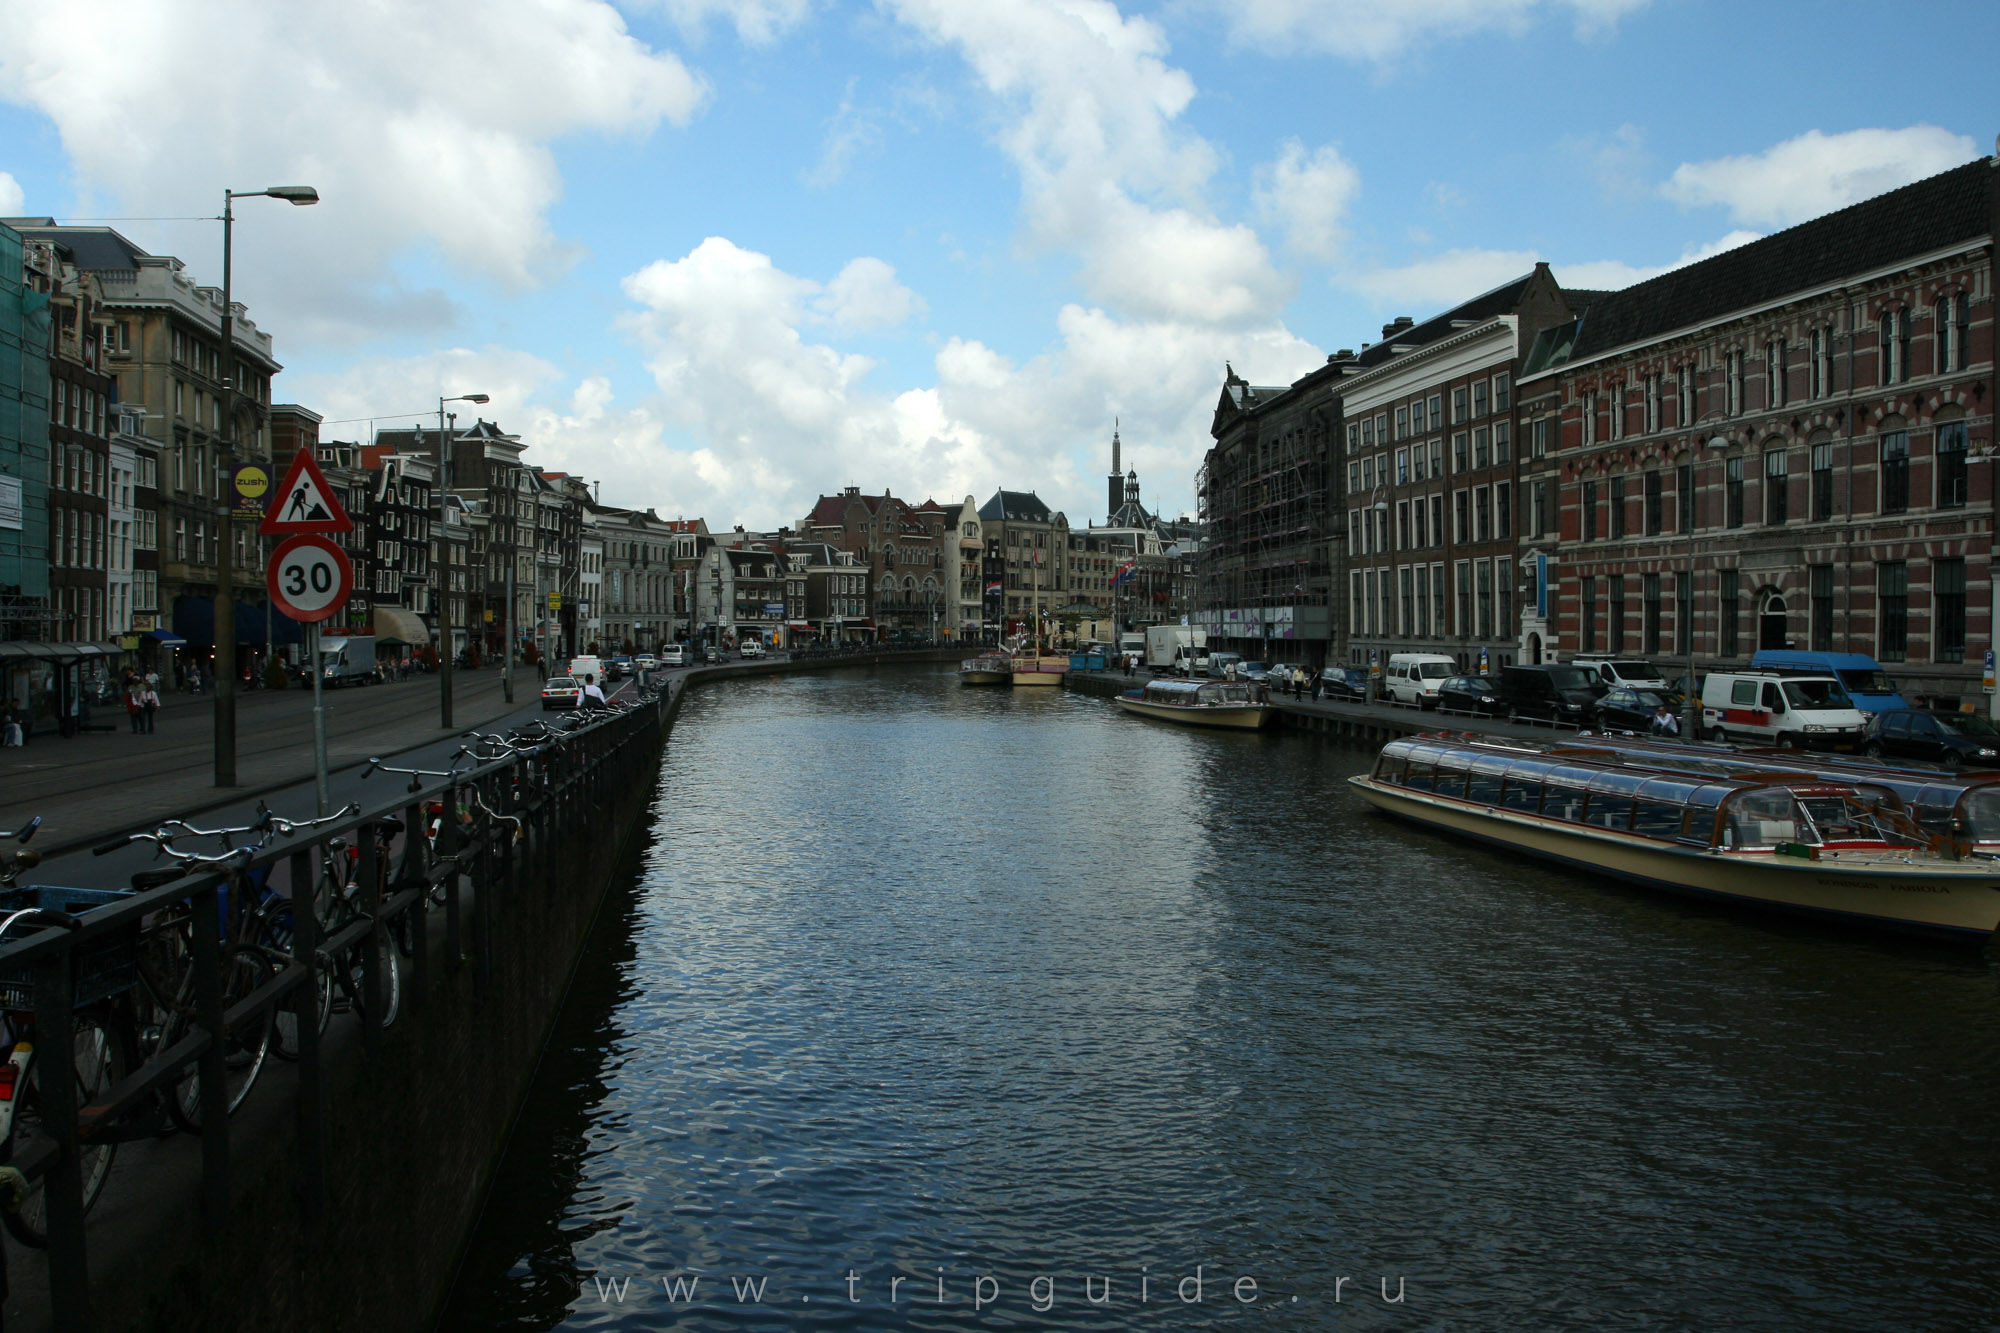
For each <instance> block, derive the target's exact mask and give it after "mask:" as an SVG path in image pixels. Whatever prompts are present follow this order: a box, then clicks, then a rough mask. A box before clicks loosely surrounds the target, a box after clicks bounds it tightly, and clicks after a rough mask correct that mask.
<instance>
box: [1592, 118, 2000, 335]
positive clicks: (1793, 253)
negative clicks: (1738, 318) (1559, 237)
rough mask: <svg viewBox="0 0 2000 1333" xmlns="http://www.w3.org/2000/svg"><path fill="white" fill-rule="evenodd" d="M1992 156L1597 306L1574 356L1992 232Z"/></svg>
mask: <svg viewBox="0 0 2000 1333" xmlns="http://www.w3.org/2000/svg"><path fill="white" fill-rule="evenodd" d="M1994 170H1995V167H1994V163H1993V159H1990V158H1984V157H1982V158H1978V159H1976V160H1974V161H1971V162H1968V163H1966V164H1965V165H1964V166H1962V167H1953V168H1952V169H1951V170H1950V171H1946V172H1942V173H1940V174H1939V175H1936V176H1932V177H1930V178H1929V179H1928V180H1920V181H1918V182H1916V183H1915V184H1913V185H1905V186H1904V187H1903V188H1902V189H1900V190H1891V191H1890V192H1889V193H1887V194H1881V195H1877V196H1875V197H1874V198H1873V199H1864V200H1862V201H1861V202H1860V203H1858V204H1852V205H1849V206H1848V207H1846V208H1843V209H1841V210H1840V211H1839V212H1837V213H1828V214H1827V215H1826V216H1825V217H1820V218H1814V219H1813V220H1812V221H1810V222H1802V223H1800V224H1799V225H1798V226H1796V227H1788V228H1786V229H1785V230H1784V231H1781V232H1778V233H1777V234H1775V235H1772V236H1766V237H1765V238H1764V239H1763V240H1761V241H1752V242H1751V243H1750V244H1748V245H1740V246H1738V247H1736V248H1735V249H1734V250H1726V251H1724V252H1723V253H1721V254H1719V255H1715V256H1713V257H1711V258H1709V259H1704V260H1702V261H1701V262H1700V263H1698V264H1690V265H1688V266H1687V267H1686V268H1680V269H1675V270H1674V271H1673V272H1671V273H1662V274H1661V275H1660V276H1659V277H1657V278H1652V279H1649V280H1648V281H1646V282H1641V283H1638V284H1636V285H1634V286H1631V287H1627V288H1626V289H1625V290H1624V291H1622V292H1615V293H1613V294H1611V295H1610V296H1607V297H1605V298H1604V299H1602V300H1600V301H1596V302H1594V303H1592V305H1591V307H1590V309H1589V311H1588V312H1587V313H1586V314H1585V315H1584V317H1583V322H1582V327H1581V328H1580V330H1579V331H1578V334H1577V337H1576V341H1575V345H1574V346H1573V347H1572V348H1571V349H1570V352H1569V357H1568V359H1569V360H1573V361H1574V360H1582V359H1584V358H1586V357H1592V356H1596V355H1598V354H1600V353H1603V352H1607V351H1610V350H1611V349H1613V348H1617V347H1627V346H1631V345H1632V344H1634V343H1643V342H1648V341H1651V340H1652V339H1655V338H1658V337H1661V336H1662V335H1664V334H1668V333H1671V332H1673V331H1674V330H1676V329H1684V328H1689V327H1692V326H1694V325H1699V324H1703V323H1706V322H1708V321H1710V320H1714V319H1719V318H1721V317H1723V316H1725V315H1728V314H1729V313H1730V312H1732V311H1737V310H1747V309H1753V308H1755V307H1758V306H1762V305H1767V304H1770V303H1771V302H1774V301H1778V300H1781V299H1782V298H1784V297H1786V296H1789V295H1791V294H1792V293H1794V292H1806V291H1812V290H1814V289H1816V288H1820V287H1826V286H1831V285H1834V284H1837V283H1839V282H1841V281H1842V280H1843V279H1846V278H1849V277H1851V276H1853V275H1856V274H1861V273H1868V272H1873V271H1875V270H1878V269H1885V268H1891V267H1894V266H1895V265H1896V264H1897V263H1898V262H1899V261H1904V260H1909V259H1914V258H1916V257H1917V256H1919V255H1926V254H1933V253H1935V252H1937V251H1939V250H1944V249H1948V248H1950V247H1952V246H1956V245H1965V244H1970V243H1973V242H1977V241H1979V240H1981V239H1983V238H1987V237H1990V236H1991V235H1992V234H1993V225H1994V220H1993V196H1992V193H1991V191H1992V188H1993V173H1994Z"/></svg>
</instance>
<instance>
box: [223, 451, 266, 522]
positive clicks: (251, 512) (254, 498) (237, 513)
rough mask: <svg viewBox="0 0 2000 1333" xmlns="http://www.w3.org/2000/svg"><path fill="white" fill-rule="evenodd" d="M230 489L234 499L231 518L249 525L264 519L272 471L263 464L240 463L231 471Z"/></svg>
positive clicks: (230, 512)
mask: <svg viewBox="0 0 2000 1333" xmlns="http://www.w3.org/2000/svg"><path fill="white" fill-rule="evenodd" d="M229 489H230V490H231V491H233V492H234V493H235V494H234V498H233V499H232V501H231V503H230V510H229V516H230V517H231V518H233V519H235V520H237V521H238V522H241V523H247V522H251V521H253V520H261V519H262V518H263V517H264V497H265V496H266V495H268V494H270V491H271V469H269V468H268V467H265V466H264V465H263V464H262V463H239V464H237V465H236V466H235V467H234V468H232V469H230V473H229Z"/></svg>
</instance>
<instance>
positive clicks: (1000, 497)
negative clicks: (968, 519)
mask: <svg viewBox="0 0 2000 1333" xmlns="http://www.w3.org/2000/svg"><path fill="white" fill-rule="evenodd" d="M979 516H980V517H981V518H983V519H985V520H986V521H987V522H989V523H999V522H1008V523H1047V522H1048V521H1049V519H1050V517H1051V515H1050V513H1049V507H1048V505H1046V504H1044V503H1043V502H1042V498H1041V497H1040V496H1039V495H1036V494H1035V493H1034V492H1033V491H1007V490H999V491H995V492H993V498H992V499H991V500H988V501H987V502H986V503H985V504H983V505H981V506H979Z"/></svg>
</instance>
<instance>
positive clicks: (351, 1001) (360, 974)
mask: <svg viewBox="0 0 2000 1333" xmlns="http://www.w3.org/2000/svg"><path fill="white" fill-rule="evenodd" d="M341 907H342V911H341V914H340V916H339V917H338V918H337V919H336V920H335V921H333V922H331V923H329V925H328V927H327V934H328V935H329V936H331V935H332V934H333V933H335V932H337V931H341V930H345V929H346V928H347V927H348V926H349V925H351V924H353V923H354V922H356V921H361V920H365V919H366V918H365V915H364V914H363V913H362V912H361V910H360V909H359V908H357V907H356V906H355V905H354V904H353V902H352V901H350V900H348V899H345V898H343V899H342V900H341ZM374 947H375V951H376V958H377V960H378V963H377V966H378V967H379V969H380V976H381V986H382V1020H381V1022H380V1024H379V1025H378V1026H381V1027H385V1028H386V1027H388V1026H389V1025H390V1024H392V1023H394V1022H395V1021H396V1015H397V1014H398V1013H400V1012H401V1011H402V1007H403V967H402V959H403V951H402V949H401V948H400V947H398V945H397V944H396V932H395V931H394V930H392V929H385V930H383V931H381V932H379V933H378V934H377V935H376V938H375V946H374ZM367 948H368V944H367V942H366V941H363V942H362V943H360V944H356V945H352V946H350V947H349V948H346V949H343V950H341V951H340V952H339V953H338V954H334V955H330V956H328V957H326V958H324V959H322V962H324V963H325V964H326V966H327V970H328V972H329V973H331V975H332V977H333V979H334V980H335V981H336V982H337V983H338V984H339V986H340V992H341V994H342V995H343V996H345V997H346V999H347V1003H348V1006H349V1007H350V1008H352V1009H353V1010H354V1012H355V1013H357V1014H359V1015H361V1018H362V1021H364V1022H366V1021H367V1020H368V1000H367V995H366V990H367V980H366V975H365V973H364V971H363V966H364V962H363V959H364V950H366V949H367Z"/></svg>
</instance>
